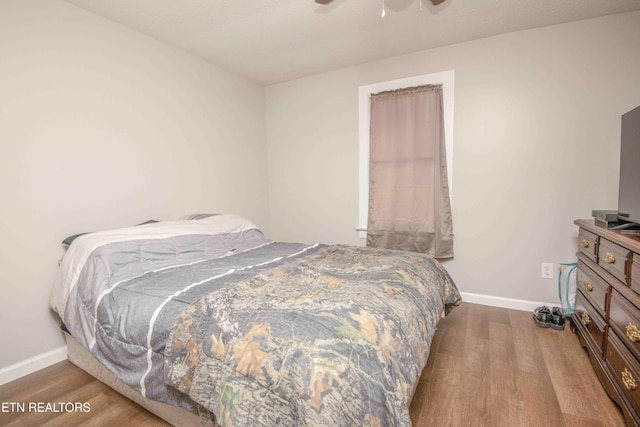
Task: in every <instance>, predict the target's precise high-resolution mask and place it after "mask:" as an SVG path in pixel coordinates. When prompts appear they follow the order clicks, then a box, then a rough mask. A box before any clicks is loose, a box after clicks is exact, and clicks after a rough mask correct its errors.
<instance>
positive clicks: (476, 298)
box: [460, 292, 559, 311]
mask: <svg viewBox="0 0 640 427" xmlns="http://www.w3.org/2000/svg"><path fill="white" fill-rule="evenodd" d="M460 295H461V296H462V302H468V303H470V304H480V305H488V306H491V307H500V308H509V309H512V310H520V311H533V310H535V309H536V307H540V306H541V305H546V306H547V307H553V306H558V305H559V304H558V303H549V302H539V301H528V300H522V299H514V298H503V297H496V296H492V295H482V294H472V293H470V292H460Z"/></svg>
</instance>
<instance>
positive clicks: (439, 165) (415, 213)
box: [367, 85, 453, 258]
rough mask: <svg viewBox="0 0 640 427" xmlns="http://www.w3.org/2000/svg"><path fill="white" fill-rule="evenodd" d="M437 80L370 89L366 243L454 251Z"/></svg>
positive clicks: (441, 254) (446, 254)
mask: <svg viewBox="0 0 640 427" xmlns="http://www.w3.org/2000/svg"><path fill="white" fill-rule="evenodd" d="M443 122H444V120H443V112H442V86H441V85H437V86H434V85H428V86H419V87H413V88H406V89H399V90H394V91H387V92H381V93H377V94H373V95H371V128H370V132H371V135H370V143H369V144H370V161H369V162H370V164H369V219H368V223H367V246H373V247H378V248H388V249H402V250H407V251H413V252H421V253H427V254H430V255H432V256H434V257H436V258H450V257H452V256H453V226H452V221H451V203H450V200H449V186H448V181H447V161H446V153H445V142H444V123H443Z"/></svg>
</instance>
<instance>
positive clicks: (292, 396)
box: [164, 245, 460, 426]
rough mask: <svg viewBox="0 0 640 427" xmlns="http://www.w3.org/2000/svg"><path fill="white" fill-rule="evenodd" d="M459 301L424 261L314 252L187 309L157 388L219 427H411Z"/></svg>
mask: <svg viewBox="0 0 640 427" xmlns="http://www.w3.org/2000/svg"><path fill="white" fill-rule="evenodd" d="M459 303H460V296H459V294H458V291H457V289H456V287H455V285H454V284H453V282H452V281H451V279H450V277H449V275H448V274H447V272H446V271H445V270H444V268H443V267H442V266H441V265H440V264H439V263H438V262H437V261H435V260H433V259H432V258H430V257H428V256H424V255H420V254H413V253H406V252H398V251H386V250H375V249H369V248H360V247H350V246H322V245H319V246H317V247H315V248H314V249H312V250H309V251H307V252H306V253H305V254H303V255H300V256H297V257H295V258H292V259H290V260H287V261H286V262H283V263H280V264H279V265H277V266H275V267H273V268H270V269H265V270H263V271H261V272H260V273H259V274H258V275H256V276H254V277H253V278H250V279H247V280H245V281H243V282H240V283H238V284H236V285H234V286H230V287H225V288H223V289H219V290H216V291H214V292H211V293H208V294H207V295H205V296H203V297H201V298H199V299H198V300H197V301H196V302H194V303H193V304H191V305H189V306H188V307H187V308H186V310H184V311H183V312H182V314H181V315H180V318H179V320H178V322H177V324H176V326H175V327H174V328H173V329H172V331H171V334H170V336H169V339H168V342H167V345H166V349H165V351H164V359H165V360H164V361H165V381H166V382H167V383H168V384H169V385H172V386H173V387H175V388H177V389H178V390H180V391H182V392H183V393H186V394H187V395H188V396H190V397H191V399H193V400H194V401H195V402H197V403H198V404H200V405H202V406H203V407H205V408H207V409H208V410H209V411H210V412H211V413H212V414H213V415H214V417H215V421H216V422H217V423H218V424H220V425H223V426H231V425H235V426H252V425H261V426H276V425H282V426H284V425H291V426H307V425H308V426H343V425H349V426H351V425H370V426H380V425H383V426H392V425H393V426H410V425H411V421H410V418H409V410H408V405H409V403H410V401H411V398H412V396H413V392H414V390H415V387H416V384H417V381H418V378H419V377H420V373H421V371H422V369H423V368H424V366H425V364H426V361H427V357H428V355H429V346H430V343H431V339H432V337H433V334H434V332H435V329H436V324H437V322H438V320H439V319H440V318H441V316H442V315H443V314H444V313H447V312H448V311H449V310H450V309H451V308H452V307H454V306H456V305H458V304H459Z"/></svg>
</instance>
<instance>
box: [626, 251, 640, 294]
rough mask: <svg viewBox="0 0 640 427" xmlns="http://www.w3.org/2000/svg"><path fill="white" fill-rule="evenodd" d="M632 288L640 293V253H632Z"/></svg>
mask: <svg viewBox="0 0 640 427" xmlns="http://www.w3.org/2000/svg"><path fill="white" fill-rule="evenodd" d="M629 284H630V285H631V288H633V290H634V291H636V292H637V293H639V294H640V254H637V253H635V252H633V253H632V254H631V280H630V282H629Z"/></svg>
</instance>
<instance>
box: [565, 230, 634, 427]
mask: <svg viewBox="0 0 640 427" xmlns="http://www.w3.org/2000/svg"><path fill="white" fill-rule="evenodd" d="M575 224H576V225H578V226H579V227H580V229H579V231H578V270H577V271H578V275H577V287H578V292H577V293H576V304H575V313H574V314H573V315H572V317H571V320H572V322H571V324H572V329H573V330H574V332H576V333H577V334H578V336H579V338H580V342H581V343H582V345H583V346H584V347H585V348H586V349H587V351H588V352H589V356H590V358H591V363H592V364H593V368H594V369H595V371H596V373H597V375H598V377H599V378H600V382H601V383H602V385H603V386H604V388H605V390H606V391H607V393H609V395H610V396H611V398H612V399H613V400H615V401H616V402H617V403H618V404H619V405H620V407H621V408H622V411H623V413H624V416H625V420H626V423H627V425H635V426H638V425H640V236H639V235H637V234H635V235H634V234H628V233H625V232H620V231H613V230H608V229H606V228H604V227H599V226H596V225H595V224H594V221H593V220H576V221H575Z"/></svg>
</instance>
